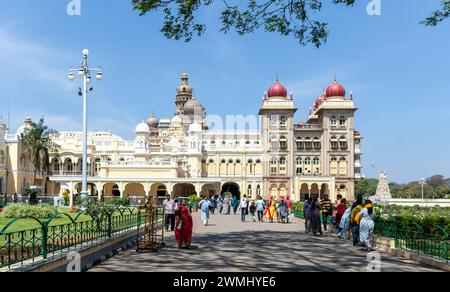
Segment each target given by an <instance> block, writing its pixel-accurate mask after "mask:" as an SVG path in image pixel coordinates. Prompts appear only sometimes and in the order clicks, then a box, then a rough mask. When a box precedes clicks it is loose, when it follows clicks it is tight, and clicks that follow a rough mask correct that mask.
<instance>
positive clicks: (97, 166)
mask: <svg viewBox="0 0 450 292" xmlns="http://www.w3.org/2000/svg"><path fill="white" fill-rule="evenodd" d="M100 163H101V159H100V158H98V157H97V158H95V167H94V171H95V172H98V171H99V170H100Z"/></svg>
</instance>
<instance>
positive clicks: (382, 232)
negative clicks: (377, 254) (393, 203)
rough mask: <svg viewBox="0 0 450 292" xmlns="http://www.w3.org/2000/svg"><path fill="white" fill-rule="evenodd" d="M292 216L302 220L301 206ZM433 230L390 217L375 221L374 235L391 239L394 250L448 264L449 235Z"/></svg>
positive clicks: (449, 256) (437, 229)
mask: <svg viewBox="0 0 450 292" xmlns="http://www.w3.org/2000/svg"><path fill="white" fill-rule="evenodd" d="M294 215H295V216H296V217H297V218H302V219H303V218H304V214H303V210H302V206H299V207H298V209H297V210H294ZM434 230H435V231H436V232H435V233H430V232H425V231H424V229H423V228H422V227H421V226H420V225H418V224H417V223H411V224H408V225H406V224H405V223H404V222H402V221H401V220H398V219H396V218H395V217H390V218H388V219H381V218H378V219H377V220H375V230H374V234H376V235H378V236H380V237H387V238H391V239H393V240H394V242H395V247H396V248H399V249H403V250H407V251H411V252H414V253H416V254H419V255H424V256H426V257H431V258H434V259H437V260H441V261H444V262H446V263H447V264H449V260H450V250H449V247H450V237H449V234H448V232H447V231H446V230H445V229H444V228H442V227H441V226H439V225H436V226H435V228H434Z"/></svg>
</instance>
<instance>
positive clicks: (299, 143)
mask: <svg viewBox="0 0 450 292" xmlns="http://www.w3.org/2000/svg"><path fill="white" fill-rule="evenodd" d="M295 142H296V145H297V150H303V149H304V148H305V143H304V142H303V139H302V137H297V138H296V139H295Z"/></svg>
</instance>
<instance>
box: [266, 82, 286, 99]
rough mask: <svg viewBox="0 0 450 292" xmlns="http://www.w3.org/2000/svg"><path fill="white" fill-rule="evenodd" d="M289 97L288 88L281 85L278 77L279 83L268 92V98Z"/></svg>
mask: <svg viewBox="0 0 450 292" xmlns="http://www.w3.org/2000/svg"><path fill="white" fill-rule="evenodd" d="M287 95H288V91H287V89H286V87H284V86H283V85H281V84H280V81H279V79H278V77H277V81H276V82H275V84H274V85H272V86H271V87H270V88H269V90H268V91H267V96H268V97H269V98H286V97H287Z"/></svg>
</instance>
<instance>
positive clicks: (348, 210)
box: [163, 195, 375, 252]
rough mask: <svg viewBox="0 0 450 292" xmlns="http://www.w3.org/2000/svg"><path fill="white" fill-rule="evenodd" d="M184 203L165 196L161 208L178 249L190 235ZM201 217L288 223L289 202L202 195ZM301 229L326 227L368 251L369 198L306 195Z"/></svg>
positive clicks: (323, 231)
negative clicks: (331, 198)
mask: <svg viewBox="0 0 450 292" xmlns="http://www.w3.org/2000/svg"><path fill="white" fill-rule="evenodd" d="M186 203H187V202H180V201H178V200H177V199H175V200H174V199H171V198H170V196H167V198H166V200H164V202H163V206H164V211H165V224H166V226H165V227H166V230H167V231H169V228H170V230H171V231H174V232H175V237H176V239H177V242H178V244H179V246H180V248H188V247H189V245H190V241H191V238H192V228H193V223H192V217H191V215H190V213H191V212H190V211H189V209H188V208H187V207H186ZM199 207H200V210H201V220H202V223H203V225H204V226H207V225H208V223H209V219H210V215H211V214H216V212H217V214H218V215H231V214H234V215H237V214H238V213H240V219H241V222H247V221H248V220H249V221H253V222H257V221H258V222H265V220H267V222H269V223H274V222H278V223H285V224H286V223H289V218H290V217H292V216H293V205H292V201H291V200H290V198H289V197H283V196H280V198H279V199H278V200H276V199H275V198H274V197H270V199H269V200H267V201H265V200H263V198H262V197H261V196H259V197H258V198H257V199H256V200H252V199H249V198H248V197H247V196H246V195H243V197H242V198H241V199H238V198H237V197H236V196H234V197H233V198H231V199H230V198H228V197H227V196H224V195H221V196H211V197H203V198H202V199H201V201H200V203H199ZM303 207H304V208H303V212H304V219H305V231H306V233H312V234H314V235H316V236H317V235H323V234H327V233H328V232H329V231H330V227H332V229H333V230H334V234H333V235H334V236H336V237H339V238H341V239H350V238H351V239H352V242H353V246H355V247H357V246H361V247H362V249H363V250H365V251H367V252H370V251H372V234H373V230H374V226H375V223H374V217H375V214H374V209H373V204H372V202H371V201H370V200H366V201H365V202H363V199H362V197H361V196H359V197H358V198H357V199H356V201H355V202H353V203H352V204H351V205H349V206H348V202H347V200H346V199H345V198H343V197H342V195H338V196H337V201H336V202H334V203H333V202H332V201H331V200H330V199H329V198H328V196H325V197H324V198H323V199H322V200H320V201H319V199H318V197H312V198H308V199H307V200H306V201H305V203H304V205H303Z"/></svg>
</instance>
